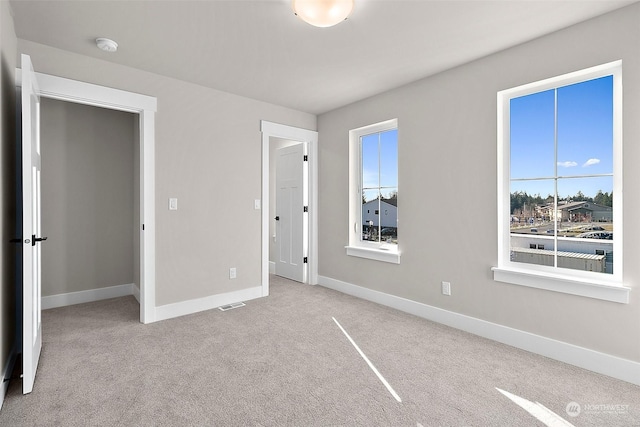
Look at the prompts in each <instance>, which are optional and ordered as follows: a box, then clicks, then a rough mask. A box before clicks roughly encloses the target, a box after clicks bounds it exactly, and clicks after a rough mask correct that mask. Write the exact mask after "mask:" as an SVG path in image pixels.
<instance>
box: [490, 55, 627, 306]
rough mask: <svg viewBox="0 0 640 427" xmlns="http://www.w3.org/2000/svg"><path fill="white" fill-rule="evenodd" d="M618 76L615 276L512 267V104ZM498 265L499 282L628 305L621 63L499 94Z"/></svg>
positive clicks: (615, 81)
mask: <svg viewBox="0 0 640 427" xmlns="http://www.w3.org/2000/svg"><path fill="white" fill-rule="evenodd" d="M605 76H613V192H614V194H615V197H614V200H613V223H614V224H615V239H614V241H613V252H614V254H615V256H614V267H613V274H604V273H594V272H587V271H579V270H569V269H564V268H557V267H550V266H542V265H534V264H524V263H517V262H512V261H511V259H510V228H509V223H510V218H511V215H510V214H511V212H510V179H511V177H510V164H509V162H510V139H509V138H510V127H509V126H510V115H509V113H510V101H511V99H513V98H518V97H521V96H525V95H529V94H533V93H538V92H543V91H546V90H550V89H555V88H559V87H563V86H568V85H571V84H575V83H579V82H583V81H587V80H593V79H596V78H599V77H605ZM497 130H498V266H497V267H493V268H492V270H493V278H494V280H496V281H499V282H506V283H511V284H516V285H522V286H528V287H533V288H539V289H546V290H551V291H556V292H562V293H567V294H572V295H580V296H585V297H590V298H596V299H601V300H606V301H612V302H618V303H625V304H626V303H628V302H629V291H630V288H628V287H625V286H623V267H622V258H623V256H622V247H623V246H622V238H623V236H624V233H623V226H624V224H623V222H622V203H623V200H622V198H623V197H622V196H623V193H622V61H614V62H610V63H607V64H603V65H599V66H595V67H591V68H588V69H585V70H580V71H576V72H573V73H569V74H565V75H562V76H558V77H553V78H549V79H546V80H542V81H539V82H534V83H530V84H526V85H522V86H518V87H515V88H512V89H507V90H503V91H500V92H498V128H497Z"/></svg>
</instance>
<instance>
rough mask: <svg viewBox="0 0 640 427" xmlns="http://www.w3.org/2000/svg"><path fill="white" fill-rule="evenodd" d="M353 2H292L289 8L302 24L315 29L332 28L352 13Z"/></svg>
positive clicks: (299, 0) (330, 0) (297, 0)
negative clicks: (304, 23) (309, 25)
mask: <svg viewBox="0 0 640 427" xmlns="http://www.w3.org/2000/svg"><path fill="white" fill-rule="evenodd" d="M353 2H354V0H292V1H291V7H292V8H293V13H295V14H296V15H297V16H298V17H299V18H300V19H302V20H303V21H304V22H306V23H308V24H311V25H313V26H315V27H332V26H334V25H336V24H339V23H340V22H342V21H344V20H345V19H347V18H348V17H349V15H351V12H352V11H353Z"/></svg>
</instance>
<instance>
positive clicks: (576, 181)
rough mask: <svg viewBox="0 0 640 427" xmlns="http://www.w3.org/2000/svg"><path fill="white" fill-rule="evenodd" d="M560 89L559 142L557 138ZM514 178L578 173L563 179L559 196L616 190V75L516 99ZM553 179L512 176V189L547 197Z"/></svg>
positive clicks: (513, 104) (513, 112) (513, 109)
mask: <svg viewBox="0 0 640 427" xmlns="http://www.w3.org/2000/svg"><path fill="white" fill-rule="evenodd" d="M556 93H557V108H558V109H557V118H558V147H557V159H556V155H555V142H554V132H555V131H554V126H555V124H554V115H555V112H554V111H555V105H554V104H555V101H554V98H555V96H556ZM510 112H511V122H510V126H511V134H510V139H511V141H510V142H511V178H512V179H514V178H553V177H554V176H555V174H556V171H557V175H558V176H559V177H576V178H571V179H560V180H558V196H559V197H560V198H564V197H567V196H573V195H575V194H576V193H577V192H578V191H582V193H583V194H584V195H586V196H590V197H593V196H595V194H596V192H597V191H598V190H602V191H603V192H609V193H611V192H612V191H613V178H612V177H600V178H593V177H590V178H586V177H580V178H578V176H584V175H595V174H612V173H613V77H612V76H608V77H602V78H599V79H595V80H589V81H587V82H582V83H576V84H573V85H569V86H564V87H561V88H558V89H557V92H556V91H554V90H549V91H545V92H539V93H536V94H532V95H527V96H523V97H520V98H514V99H512V100H511V105H510ZM554 185H555V184H554V180H553V179H541V180H536V181H512V182H511V192H515V191H526V192H527V193H529V194H530V195H535V194H540V195H541V196H542V197H546V196H547V195H548V194H553V193H554Z"/></svg>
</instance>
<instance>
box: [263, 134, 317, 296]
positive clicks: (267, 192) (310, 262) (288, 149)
mask: <svg viewBox="0 0 640 427" xmlns="http://www.w3.org/2000/svg"><path fill="white" fill-rule="evenodd" d="M261 131H262V216H261V217H262V239H261V240H262V296H267V295H269V274H270V272H271V273H275V272H277V271H278V259H288V260H289V262H287V263H286V264H288V265H284V264H285V263H283V264H282V266H283V268H284V269H289V270H291V269H293V270H297V271H298V273H294V274H297V275H296V276H295V277H296V278H295V279H294V280H296V281H299V282H302V283H306V284H316V283H317V277H318V264H317V253H318V223H317V204H318V194H317V177H318V172H317V152H318V151H317V150H318V147H317V144H318V133H317V132H315V131H310V130H307V129H301V128H296V127H292V126H286V125H281V124H277V123H272V122H267V121H262V122H261ZM303 156H306V160H304V159H303V158H302V157H303ZM278 157H280V160H281V161H280V165H281V167H282V165H283V164H285V166H284V167H285V170H288V171H290V172H291V173H292V174H293V175H295V176H298V174H300V173H302V176H303V177H306V178H302V186H301V187H300V183H292V180H291V179H280V180H279V179H278V177H277V175H278V174H277V173H276V172H277V168H278V161H277V160H278ZM297 157H300V163H299V165H298V166H299V168H300V169H296V168H297V167H298V166H294V162H293V161H291V162H290V161H289V160H286V159H288V158H297ZM303 162H304V163H303ZM280 175H281V178H282V176H283V175H284V174H283V173H282V171H281V174H280ZM278 187H280V188H281V190H282V191H281V192H280V199H281V200H280V202H281V203H280V204H279V205H280V206H278V208H279V209H280V210H282V209H285V210H287V211H288V212H290V213H286V214H284V215H286V217H285V216H283V215H280V214H281V213H283V212H277V210H276V206H277V205H278V203H277V199H278ZM298 189H299V190H300V192H298ZM303 190H304V191H303ZM283 203H284V205H286V208H283V206H284V205H283ZM293 212H295V214H293ZM276 218H278V219H276ZM293 229H295V230H297V231H296V232H295V233H293V235H292V233H291V230H293ZM298 231H300V235H299V236H298V234H297V233H298ZM294 240H295V241H296V242H297V243H296V244H297V245H299V247H297V248H295V247H292V246H295V245H292V244H291V242H292V241H294ZM298 263H299V264H298ZM294 264H295V265H294ZM284 277H290V276H287V275H285V276H284Z"/></svg>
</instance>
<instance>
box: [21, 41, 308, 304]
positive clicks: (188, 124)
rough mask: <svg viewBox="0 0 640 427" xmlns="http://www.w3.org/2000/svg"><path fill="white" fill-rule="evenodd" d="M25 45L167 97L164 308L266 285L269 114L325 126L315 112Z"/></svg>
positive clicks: (70, 74) (160, 280)
mask: <svg viewBox="0 0 640 427" xmlns="http://www.w3.org/2000/svg"><path fill="white" fill-rule="evenodd" d="M18 48H19V50H20V52H23V53H26V54H29V55H31V58H32V60H33V63H34V67H35V69H36V70H37V71H40V72H43V73H48V74H53V75H56V76H61V77H66V78H71V79H74V80H80V81H85V82H90V83H95V84H100V85H104V86H108V87H113V88H117V89H123V90H128V91H131V92H136V93H142V94H145V95H150V96H155V97H157V99H158V112H157V114H156V157H155V161H156V182H155V187H156V192H155V195H156V206H155V208H156V305H157V306H160V305H165V304H170V303H175V302H180V301H186V300H190V299H195V298H204V297H207V296H210V295H215V294H220V293H225V292H231V291H237V290H241V289H247V288H251V287H256V286H259V285H260V284H261V253H260V252H261V251H260V248H261V243H260V236H261V232H260V227H261V222H260V211H258V210H255V209H254V203H253V202H254V200H255V199H259V198H260V194H261V153H262V148H261V144H262V140H261V134H260V120H268V121H271V122H276V123H283V124H287V125H290V126H297V127H302V128H306V129H313V130H315V128H316V117H315V116H314V115H311V114H307V113H302V112H299V111H294V110H291V109H287V108H284V107H279V106H275V105H272V104H267V103H264V102H260V101H256V100H252V99H248V98H244V97H240V96H237V95H232V94H229V93H225V92H221V91H217V90H213V89H208V88H205V87H201V86H198V85H194V84H191V83H186V82H183V81H179V80H175V79H171V78H168V77H163V76H159V75H156V74H153V73H149V72H144V71H140V70H136V69H133V68H129V67H124V66H121V65H117V64H112V63H108V62H105V61H101V60H96V59H93V58H89V57H85V56H81V55H77V54H72V53H70V52H66V51H63V50H59V49H53V48H51V47H47V46H44V45H41V44H37V43H32V42H28V41H25V40H18ZM98 71H99V72H98ZM169 197H177V198H178V210H177V211H169V210H168V199H169ZM229 267H236V268H237V278H236V279H235V280H229Z"/></svg>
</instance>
